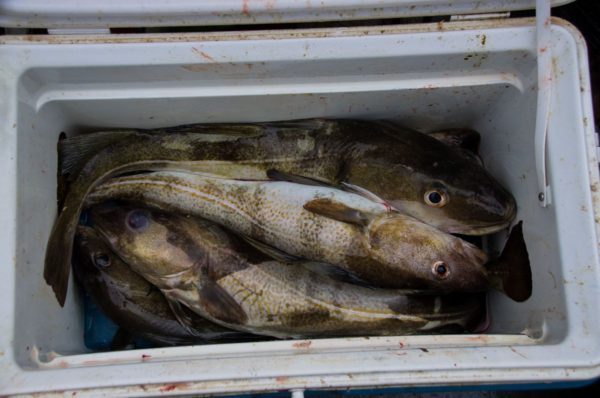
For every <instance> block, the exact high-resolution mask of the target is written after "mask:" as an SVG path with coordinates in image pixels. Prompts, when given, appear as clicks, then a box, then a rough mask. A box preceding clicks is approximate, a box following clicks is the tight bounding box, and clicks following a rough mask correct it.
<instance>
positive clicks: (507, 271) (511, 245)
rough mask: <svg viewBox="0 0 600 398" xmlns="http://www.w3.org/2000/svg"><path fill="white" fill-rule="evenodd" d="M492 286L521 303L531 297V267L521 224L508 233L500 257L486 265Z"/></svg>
mask: <svg viewBox="0 0 600 398" xmlns="http://www.w3.org/2000/svg"><path fill="white" fill-rule="evenodd" d="M488 272H489V273H490V275H491V276H492V284H493V285H494V287H495V288H497V289H498V290H500V291H502V292H504V293H505V294H506V295H507V296H508V297H510V298H511V299H513V300H515V301H517V302H522V301H525V300H527V299H528V298H529V297H531V293H532V278H531V265H530V262H529V254H528V252H527V246H526V245H525V239H524V238H523V222H522V221H519V222H518V223H517V224H516V225H515V226H514V227H513V229H512V230H511V231H510V235H509V236H508V240H507V241H506V244H505V245H504V249H503V250H502V253H501V254H500V257H499V258H498V259H496V260H494V261H492V262H491V263H490V264H488Z"/></svg>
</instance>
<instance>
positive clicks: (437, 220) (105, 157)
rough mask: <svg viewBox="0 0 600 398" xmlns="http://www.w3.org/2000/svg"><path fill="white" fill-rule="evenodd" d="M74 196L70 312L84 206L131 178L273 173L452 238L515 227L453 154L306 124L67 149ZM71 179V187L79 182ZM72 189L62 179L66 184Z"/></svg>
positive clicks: (143, 135) (68, 233)
mask: <svg viewBox="0 0 600 398" xmlns="http://www.w3.org/2000/svg"><path fill="white" fill-rule="evenodd" d="M59 146H60V148H61V150H60V151H59V152H60V153H61V154H63V159H61V160H60V164H61V167H62V168H63V172H64V175H63V176H64V177H65V178H64V180H65V183H68V184H69V192H68V194H67V195H66V197H65V198H64V202H63V203H62V208H61V209H60V211H59V215H58V218H57V220H56V221H55V224H54V226H53V228H52V231H51V234H50V238H49V241H48V245H47V247H46V257H45V266H44V278H45V280H46V282H47V283H48V284H49V285H50V286H51V287H52V289H53V290H54V293H55V294H56V297H57V299H58V301H59V303H60V305H64V301H65V298H66V292H67V287H68V279H69V265H70V255H71V252H72V246H73V235H74V233H75V228H76V226H77V221H78V217H79V213H80V212H81V209H82V206H83V203H84V199H85V197H86V196H87V195H88V193H89V192H90V191H91V189H93V188H94V187H95V186H96V185H97V184H98V183H100V182H102V181H104V180H106V179H108V178H109V177H112V176H115V175H118V174H122V173H130V172H139V171H152V170H155V171H156V170H165V169H172V170H178V171H197V172H207V173H212V174H215V175H219V176H223V177H232V178H244V179H267V178H268V176H267V172H268V171H269V170H276V171H279V172H283V173H286V175H288V176H290V177H291V178H293V176H296V175H299V176H302V177H308V178H313V179H317V180H319V181H324V182H327V183H329V184H332V185H334V186H344V187H346V189H354V190H359V191H361V192H363V193H365V194H367V195H373V196H376V197H378V198H380V199H381V201H383V202H385V203H386V204H387V205H388V206H391V207H393V208H395V209H398V210H401V211H403V212H405V213H407V214H409V215H411V216H413V217H415V218H417V219H419V220H421V221H424V222H426V223H428V224H431V225H433V226H436V227H438V228H440V229H442V230H444V231H448V232H452V233H461V234H474V235H482V234H487V233H491V232H494V231H497V230H500V229H503V228H505V227H506V226H508V225H510V222H511V220H512V219H513V218H514V216H515V212H516V205H515V201H514V199H513V197H512V196H511V195H510V193H509V192H508V191H506V190H505V189H504V188H503V187H502V186H501V185H500V184H499V183H498V182H497V181H496V180H495V179H494V178H493V177H492V176H491V175H490V174H489V173H488V172H487V171H486V170H485V169H484V168H483V167H481V165H479V164H478V163H477V162H475V161H473V159H471V158H469V157H465V156H463V154H462V153H461V152H460V151H455V150H454V149H453V148H451V147H450V146H448V145H445V144H443V143H442V142H439V141H437V140H436V139H435V138H432V137H429V136H427V135H425V134H421V133H419V132H416V131H412V130H408V129H404V128H400V127H399V126H397V125H395V124H393V123H390V122H385V121H380V122H375V121H357V120H330V121H327V120H305V121H296V122H280V123H257V124H229V125H190V126H180V127H177V128H171V129H162V130H146V131H144V130H129V131H126V130H122V131H114V132H99V133H96V134H90V135H82V136H79V137H73V138H67V139H64V140H62V141H61V142H60V143H59ZM69 175H70V176H71V177H69ZM61 181H62V179H61Z"/></svg>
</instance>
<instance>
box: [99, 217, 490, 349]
mask: <svg viewBox="0 0 600 398" xmlns="http://www.w3.org/2000/svg"><path fill="white" fill-rule="evenodd" d="M140 211H142V212H146V213H145V214H147V219H148V221H149V224H147V225H144V226H143V228H142V229H139V228H137V226H139V225H141V224H144V223H139V222H138V221H139V220H138V218H137V216H136V217H133V223H132V222H131V220H132V217H131V215H132V214H136V215H137V214H141V213H138V212H140ZM92 222H93V223H94V225H96V228H98V229H99V231H100V232H101V233H102V234H103V235H104V236H105V237H106V238H107V239H108V241H109V242H110V243H111V245H112V247H113V248H115V250H116V251H117V252H118V253H119V255H120V256H123V257H124V258H127V261H128V262H130V263H131V264H132V266H133V267H134V269H136V270H137V271H138V272H140V274H142V275H144V277H145V278H147V279H148V280H151V281H153V283H155V284H156V285H157V286H160V287H161V289H162V290H163V291H167V294H169V297H171V299H174V300H177V301H178V302H181V303H182V304H184V305H186V306H189V307H190V308H191V309H192V310H194V311H196V312H198V313H199V314H201V315H202V316H206V317H208V319H210V320H212V321H214V322H217V323H220V324H222V325H223V326H226V327H230V328H233V329H237V330H240V331H247V332H252V333H257V334H264V335H269V336H273V337H279V338H287V337H316V336H344V335H346V336H353V335H394V334H414V333H428V332H429V331H432V330H434V329H436V328H438V327H440V326H448V325H455V326H457V327H460V328H463V329H464V327H465V326H466V325H468V324H470V323H471V322H472V321H473V319H474V317H475V318H476V317H479V316H480V315H481V310H482V305H483V304H482V300H481V297H480V296H472V295H462V296H460V297H461V299H456V298H451V296H448V297H443V296H442V297H440V296H406V295H402V294H401V293H400V292H398V291H393V290H381V289H369V288H365V287H361V286H356V285H350V284H344V283H340V282H337V281H334V280H332V279H329V278H328V277H325V276H322V275H319V274H316V273H313V272H311V271H309V270H307V269H305V268H304V267H302V266H300V265H299V264H285V263H281V262H277V261H269V260H267V259H266V258H264V257H262V258H261V256H262V255H261V254H260V253H254V254H249V253H252V251H253V249H252V248H250V247H248V246H246V245H245V244H244V243H243V242H241V241H239V239H238V238H236V237H235V236H234V235H231V234H229V233H226V232H225V231H224V230H223V229H221V228H220V227H218V226H216V225H215V224H211V223H208V222H206V221H203V220H198V219H193V218H187V217H182V216H177V215H168V214H165V213H162V212H159V211H152V210H141V209H140V208H138V207H135V206H131V205H122V206H106V205H97V206H94V208H93V209H92ZM132 224H133V225H134V226H136V228H134V229H135V231H132V229H131V225H132ZM167 230H170V232H169V231H167ZM175 234H177V235H180V234H183V235H185V236H184V237H181V236H178V237H176V236H174V235H175ZM126 236H129V237H126ZM131 236H135V237H131ZM192 242H195V246H196V247H192V246H193V244H192ZM140 246H141V247H140ZM250 258H253V260H254V261H256V262H252V261H250V260H249V259H250ZM169 267H170V268H169ZM192 275H193V277H192ZM192 278H195V280H192ZM210 283H214V284H215V286H213V287H211V289H216V288H218V291H219V292H220V293H219V294H214V295H211V296H210V298H211V299H213V300H214V301H213V302H210V303H208V302H207V301H206V300H205V301H204V302H200V301H198V300H202V297H201V296H202V294H203V293H202V292H201V290H202V289H203V287H204V286H207V285H209V284H210ZM194 289H196V290H197V291H196V292H195V293H192V291H193V290H194ZM211 291H212V290H211ZM223 294H226V295H227V301H220V300H223ZM452 297H454V296H452ZM229 300H230V301H229ZM231 302H234V303H235V304H236V305H237V306H239V309H240V313H243V314H244V315H245V316H244V317H243V318H238V319H235V318H232V317H221V316H220V312H225V311H226V310H227V309H229V307H230V305H231ZM207 304H211V305H212V306H213V307H214V308H212V309H207V308H206V307H205V306H206V305H207Z"/></svg>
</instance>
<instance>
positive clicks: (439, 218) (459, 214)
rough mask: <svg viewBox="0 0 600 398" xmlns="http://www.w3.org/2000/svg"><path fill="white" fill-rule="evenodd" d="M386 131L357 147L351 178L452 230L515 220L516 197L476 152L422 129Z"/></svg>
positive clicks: (493, 227) (480, 230)
mask: <svg viewBox="0 0 600 398" xmlns="http://www.w3.org/2000/svg"><path fill="white" fill-rule="evenodd" d="M388 133H389V134H387V135H386V134H382V136H381V137H380V138H379V140H380V142H378V145H371V146H365V147H363V148H362V149H361V150H360V151H358V153H359V154H360V155H359V156H356V157H355V158H356V159H355V160H353V161H352V162H350V163H349V165H350V166H349V172H348V173H349V175H348V182H349V183H352V184H353V185H357V186H360V187H363V188H365V189H367V190H369V191H371V192H373V193H374V194H376V195H377V196H379V197H381V198H382V199H383V200H384V201H386V202H387V203H388V204H390V205H391V206H392V207H394V208H395V209H397V210H399V211H402V212H404V213H406V214H409V215H411V216H413V217H415V218H417V219H419V220H421V221H423V222H425V223H427V224H430V225H433V226H435V227H436V228H438V229H440V230H442V231H445V232H449V233H457V234H463V235H485V234H489V233H493V232H496V231H499V230H502V229H504V228H507V227H508V226H509V225H510V223H511V221H513V219H514V218H515V215H516V203H515V199H514V197H513V196H512V195H511V194H510V193H509V192H508V191H507V190H506V189H505V188H504V187H503V186H502V185H501V184H500V182H498V180H496V178H494V176H492V175H491V174H490V173H489V172H488V171H487V170H486V169H485V168H484V167H483V165H482V164H481V163H480V161H479V159H478V158H477V157H476V156H473V155H471V154H469V155H467V154H466V152H465V151H464V150H462V149H461V148H454V147H451V146H449V145H446V144H444V143H442V142H439V141H438V140H436V139H434V138H432V137H429V136H427V135H425V134H421V133H418V132H406V133H403V134H395V135H394V134H393V132H388Z"/></svg>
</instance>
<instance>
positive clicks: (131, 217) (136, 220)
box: [127, 210, 149, 231]
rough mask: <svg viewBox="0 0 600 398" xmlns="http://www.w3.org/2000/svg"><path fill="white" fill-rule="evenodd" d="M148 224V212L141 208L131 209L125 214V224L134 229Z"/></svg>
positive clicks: (142, 227) (138, 229) (137, 229)
mask: <svg viewBox="0 0 600 398" xmlns="http://www.w3.org/2000/svg"><path fill="white" fill-rule="evenodd" d="M148 224H149V220H148V214H147V213H146V212H145V211H143V210H133V211H132V212H131V213H129V214H128V215H127V226H129V228H131V229H133V230H134V231H140V230H143V229H145V228H146V227H147V226H148Z"/></svg>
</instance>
